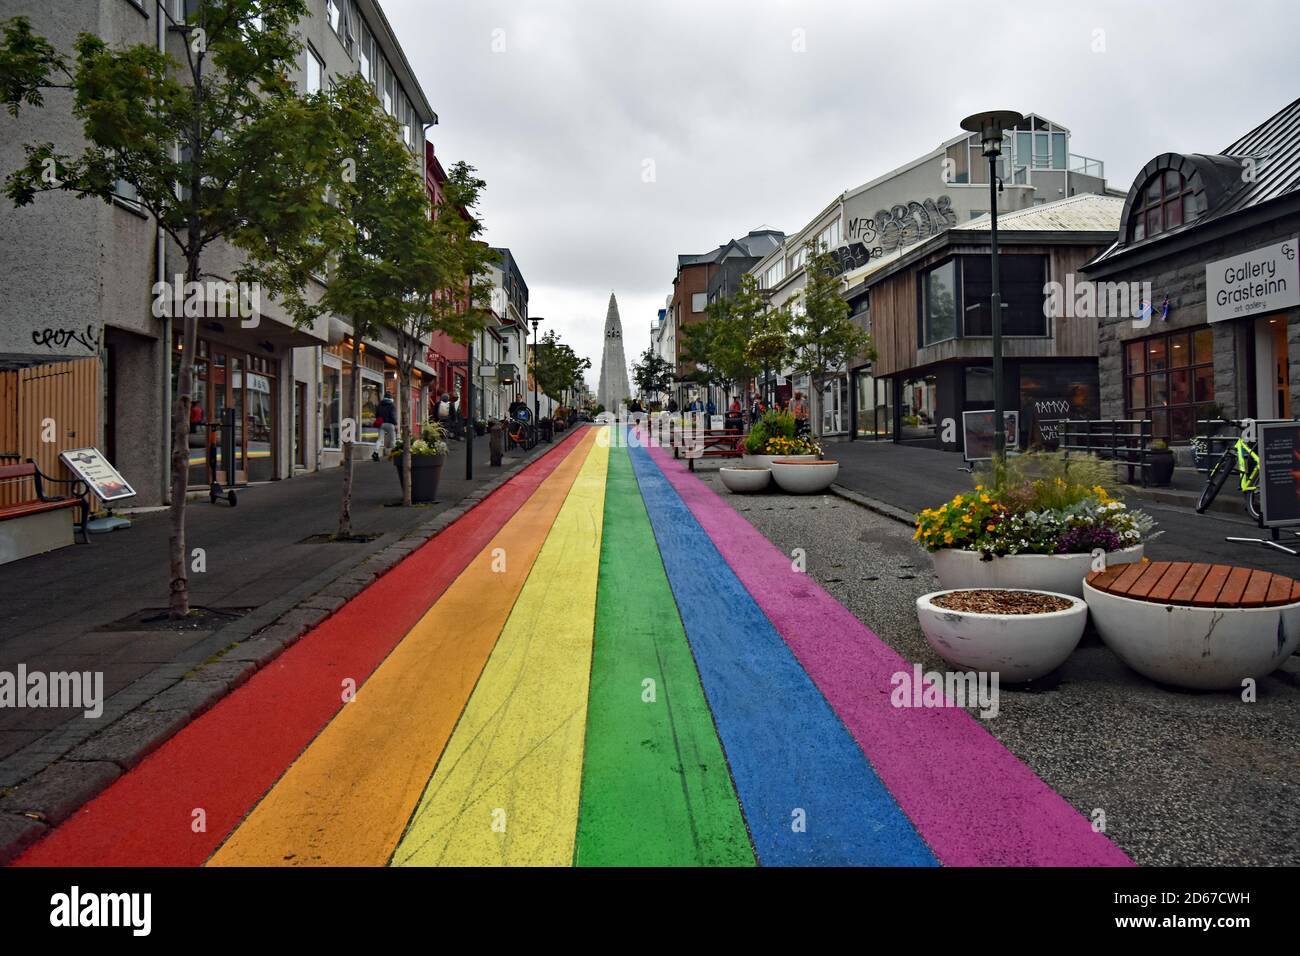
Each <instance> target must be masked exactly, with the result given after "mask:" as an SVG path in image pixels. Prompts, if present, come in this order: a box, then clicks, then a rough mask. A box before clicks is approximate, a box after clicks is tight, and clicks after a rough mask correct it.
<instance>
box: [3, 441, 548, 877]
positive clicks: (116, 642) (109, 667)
mask: <svg viewBox="0 0 1300 956" xmlns="http://www.w3.org/2000/svg"><path fill="white" fill-rule="evenodd" d="M570 434H571V432H564V433H561V434H559V435H557V436H556V442H557V443H558V442H560V441H562V440H563V439H564V438H565V437H567V436H568V435H570ZM552 447H554V446H553V445H549V444H545V443H543V444H540V445H539V446H538V447H537V448H535V449H533V450H532V451H531V452H529V453H526V454H525V453H523V452H521V451H518V450H516V451H514V452H511V453H510V454H507V455H506V457H505V460H504V462H503V464H502V466H500V467H497V468H492V467H490V466H489V464H488V442H487V439H486V437H484V438H476V440H475V442H474V459H475V463H474V472H475V475H474V479H473V480H472V481H467V480H466V479H465V454H466V451H465V445H464V443H463V442H453V443H452V447H451V451H450V454H449V459H448V461H447V464H446V465H445V467H444V469H443V474H442V481H441V483H440V487H439V492H438V495H439V501H438V502H437V503H436V504H432V505H421V506H416V507H413V508H402V507H399V505H400V502H401V488H400V484H399V481H398V477H397V474H396V470H395V468H394V466H393V465H392V464H391V463H389V462H386V461H381V462H373V461H369V460H365V461H360V462H357V463H356V467H355V484H354V494H353V509H352V513H353V528H354V530H355V531H357V532H364V533H373V534H377V535H378V537H376V538H375V539H374V540H372V541H370V542H367V543H364V544H358V543H347V544H345V543H331V542H314V543H307V542H305V540H304V539H306V538H308V537H310V536H312V535H317V534H322V533H329V532H331V531H333V530H334V528H335V527H336V525H337V517H338V501H339V492H340V485H341V481H342V472H341V470H340V469H337V468H336V469H330V470H328V471H323V472H318V473H314V474H310V475H302V476H299V477H296V478H293V479H291V480H285V481H279V482H272V483H267V484H264V485H257V486H253V487H249V488H247V489H244V490H241V491H240V493H239V503H238V506H237V507H235V508H230V507H229V506H227V505H226V504H224V503H219V504H217V505H212V504H209V503H208V501H207V499H206V497H204V498H202V499H201V500H198V501H191V502H190V504H189V506H188V514H187V542H186V544H187V547H188V548H189V549H191V552H192V550H193V549H194V548H202V549H203V552H204V556H203V557H204V562H205V564H206V569H205V570H204V571H203V572H201V573H192V574H191V575H190V586H191V605H192V606H195V607H204V608H212V609H237V610H238V613H240V615H241V616H238V617H235V618H234V619H232V620H230V621H229V623H226V624H224V626H218V627H215V628H214V627H212V626H211V625H208V626H207V628H206V629H202V630H192V631H183V632H174V631H161V630H146V629H143V628H141V627H140V626H139V625H135V626H134V627H133V626H132V625H130V624H126V625H123V624H116V623H114V622H120V621H121V620H122V619H123V618H125V617H127V616H128V615H135V614H137V613H138V612H140V611H142V610H144V609H147V608H164V607H165V606H166V603H167V583H168V576H167V537H168V521H167V515H166V512H152V513H148V514H143V515H137V516H135V518H134V524H133V526H132V527H131V528H129V529H126V530H123V531H117V532H113V533H112V534H108V535H94V536H92V539H91V544H89V545H85V544H78V545H76V546H74V547H72V548H64V549H62V550H60V551H56V552H51V553H50V554H45V555H39V556H37V557H33V558H29V559H26V560H24V561H19V562H14V563H12V564H8V565H4V566H2V567H0V672H8V673H11V674H14V673H16V672H17V669H18V667H19V665H23V666H24V667H25V668H26V670H27V672H28V673H32V672H35V671H42V672H47V673H48V672H74V671H75V672H85V671H90V672H97V673H102V674H103V681H104V688H103V697H104V705H103V713H102V714H101V715H100V716H99V717H98V718H95V719H89V718H86V717H85V716H84V715H83V714H82V712H81V711H79V710H73V709H53V708H40V709H18V708H3V709H0V865H3V864H4V863H5V862H7V861H8V860H10V859H12V858H13V857H14V856H16V855H17V854H18V853H20V852H21V851H22V849H23V848H25V847H26V846H28V845H30V844H31V843H32V842H34V841H35V840H36V839H38V838H39V837H40V835H41V834H42V833H43V832H44V831H45V829H46V828H47V827H50V826H56V825H57V824H59V823H60V822H62V821H63V820H65V819H67V817H69V816H70V815H71V814H72V813H74V812H75V811H76V810H77V809H78V808H79V807H80V806H81V805H82V804H84V803H85V802H87V801H88V800H90V799H91V798H93V797H94V796H95V795H96V794H98V793H99V792H100V791H101V790H103V789H104V788H105V787H107V786H108V785H109V784H110V783H112V781H113V780H114V779H116V778H117V777H118V776H120V775H121V774H122V773H123V772H124V771H125V770H128V769H130V768H131V767H133V766H135V765H136V764H137V763H139V762H140V761H141V760H142V759H143V758H144V757H145V756H147V755H148V754H149V753H150V752H151V751H153V750H155V749H156V748H157V747H158V746H160V745H161V744H162V743H163V742H164V741H165V740H167V738H169V737H170V736H172V735H173V734H174V733H176V732H177V731H178V730H180V729H181V728H182V727H184V726H185V725H186V724H187V723H189V722H190V721H191V720H193V719H194V718H195V717H197V716H198V715H199V714H201V713H202V712H204V711H205V710H207V709H208V708H210V707H212V706H213V705H214V704H215V703H216V702H217V701H219V700H220V699H221V698H222V697H224V696H225V695H226V694H228V693H229V692H230V691H231V690H233V689H234V688H236V687H238V686H239V685H240V684H242V683H243V682H244V681H246V680H248V678H249V677H250V676H251V675H252V674H253V673H254V672H255V671H256V670H257V669H259V668H260V667H262V666H264V665H265V664H266V663H267V662H269V661H270V660H272V659H273V658H274V657H276V656H277V655H278V654H279V653H280V652H281V651H283V650H284V649H285V648H286V647H288V646H289V645H291V644H292V643H294V642H295V641H297V640H298V639H299V638H300V637H301V636H302V635H303V634H305V633H306V632H307V631H309V630H310V629H311V628H312V627H314V626H315V625H316V624H318V623H319V622H320V621H322V620H324V619H325V618H326V617H328V616H329V615H330V614H332V613H333V612H334V611H336V610H338V608H340V607H342V606H343V604H344V603H346V602H347V601H348V600H349V599H350V598H351V597H353V596H354V595H356V594H358V593H359V592H360V591H361V590H362V589H364V588H365V587H366V586H367V585H369V584H370V583H371V582H372V581H373V580H374V579H375V578H376V577H377V576H379V575H381V574H383V573H384V572H386V571H387V570H389V569H390V568H392V567H393V566H394V565H396V564H397V563H398V562H400V561H401V560H402V559H403V558H404V557H406V556H407V555H408V554H410V553H411V552H412V551H414V550H415V549H416V548H419V547H420V546H422V545H423V544H424V543H425V542H426V541H427V540H428V539H430V538H431V537H433V536H435V535H437V534H438V533H439V532H440V531H441V530H442V529H443V528H445V527H446V526H447V525H449V524H451V522H453V521H455V520H456V519H457V518H458V517H460V516H461V515H462V514H464V513H465V512H466V511H468V510H469V509H470V508H472V507H474V505H476V504H477V503H478V502H479V501H481V500H482V499H483V498H485V497H486V496H487V495H489V494H490V493H491V492H492V491H493V490H495V489H496V488H497V487H499V486H500V485H501V484H502V483H504V482H505V481H506V480H507V479H508V478H509V477H510V476H512V475H513V474H515V473H517V472H518V471H519V470H521V469H522V468H523V467H525V466H526V465H527V464H528V463H529V462H531V461H533V460H535V459H536V458H537V457H539V456H541V455H543V454H545V453H546V451H547V450H549V449H550V448H552Z"/></svg>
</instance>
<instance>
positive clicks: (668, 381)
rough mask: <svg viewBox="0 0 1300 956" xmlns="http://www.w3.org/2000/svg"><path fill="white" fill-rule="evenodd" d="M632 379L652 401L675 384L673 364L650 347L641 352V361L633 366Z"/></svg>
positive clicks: (647, 398)
mask: <svg viewBox="0 0 1300 956" xmlns="http://www.w3.org/2000/svg"><path fill="white" fill-rule="evenodd" d="M632 379H633V380H634V381H635V382H636V387H637V389H638V390H639V391H640V392H641V394H642V395H643V396H644V397H645V399H646V401H652V400H653V399H654V398H655V397H657V396H659V395H660V394H662V393H663V392H666V391H668V390H669V389H670V388H672V385H673V366H672V363H670V362H669V361H668V360H667V359H665V358H664V357H663V356H662V355H660V354H659V353H657V352H656V351H655V350H654V348H653V347H648V348H646V350H645V351H644V352H642V353H641V361H640V362H638V363H636V364H635V365H633V366H632Z"/></svg>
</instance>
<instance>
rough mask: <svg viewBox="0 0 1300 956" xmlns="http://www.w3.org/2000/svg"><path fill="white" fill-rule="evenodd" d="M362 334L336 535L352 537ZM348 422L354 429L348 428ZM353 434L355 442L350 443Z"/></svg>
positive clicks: (356, 345)
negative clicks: (353, 481)
mask: <svg viewBox="0 0 1300 956" xmlns="http://www.w3.org/2000/svg"><path fill="white" fill-rule="evenodd" d="M360 413H361V333H360V329H357V328H355V327H354V328H353V331H352V387H351V388H349V389H348V416H347V418H346V419H345V420H344V422H343V494H342V497H341V500H340V501H339V527H338V531H336V532H335V535H336V536H337V537H340V538H348V537H351V536H352V446H353V445H354V444H356V438H357V437H358V436H359V435H360V434H361V419H360ZM348 422H351V423H352V427H351V428H350V429H349V428H348ZM349 434H351V435H352V438H353V440H352V441H348V435H349Z"/></svg>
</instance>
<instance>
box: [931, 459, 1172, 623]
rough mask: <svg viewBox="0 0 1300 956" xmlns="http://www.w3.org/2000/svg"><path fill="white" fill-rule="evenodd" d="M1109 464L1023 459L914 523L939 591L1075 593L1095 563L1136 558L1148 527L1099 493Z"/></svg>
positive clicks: (1142, 517) (1140, 515) (1147, 521)
mask: <svg viewBox="0 0 1300 956" xmlns="http://www.w3.org/2000/svg"><path fill="white" fill-rule="evenodd" d="M1110 468H1111V466H1109V465H1107V464H1106V463H1104V462H1100V461H1098V460H1096V459H1093V458H1086V457H1085V458H1066V457H1065V456H1061V455H1052V454H1039V455H1024V456H1020V457H1019V458H1016V459H1011V460H1009V461H1008V464H1007V465H1006V466H1005V467H1004V469H1002V471H1001V473H1000V474H997V475H994V476H990V477H988V478H986V479H985V480H986V481H988V484H987V485H985V484H983V483H981V484H977V485H976V486H975V490H974V491H971V492H967V493H965V494H959V495H956V496H955V497H953V499H952V500H951V501H949V502H947V503H945V504H943V505H940V506H939V507H938V508H927V509H925V510H924V511H922V512H921V513H920V514H919V515H918V516H917V518H916V534H915V535H914V536H913V537H915V538H916V540H917V541H918V542H920V544H921V545H922V546H923V547H924V548H925V549H926V550H927V551H929V552H931V554H932V556H933V558H934V570H935V574H937V575H938V577H939V582H940V584H941V585H942V586H943V587H944V588H945V589H953V588H1025V589H1028V590H1037V591H1052V592H1055V593H1057V594H1068V595H1071V596H1073V597H1082V596H1083V579H1084V578H1085V577H1086V576H1087V574H1088V572H1089V571H1091V570H1093V568H1094V561H1095V560H1096V559H1094V557H1093V555H1094V554H1096V553H1098V552H1104V555H1105V563H1106V564H1107V565H1111V564H1123V563H1127V562H1132V561H1140V560H1141V559H1142V553H1143V548H1144V543H1145V542H1146V541H1147V540H1149V539H1150V538H1151V537H1153V536H1154V535H1153V529H1154V527H1155V522H1154V521H1153V520H1152V519H1151V517H1150V516H1149V515H1147V514H1145V513H1144V512H1141V511H1134V510H1130V509H1128V508H1127V507H1126V506H1125V505H1124V503H1123V502H1122V501H1120V500H1118V499H1117V498H1115V497H1114V496H1113V495H1112V493H1111V492H1110V491H1109V490H1108V488H1107V484H1108V483H1110V482H1112V481H1113V478H1112V475H1111V471H1110ZM1098 557H1100V555H1098Z"/></svg>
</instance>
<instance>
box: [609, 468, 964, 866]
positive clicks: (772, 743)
mask: <svg viewBox="0 0 1300 956" xmlns="http://www.w3.org/2000/svg"><path fill="white" fill-rule="evenodd" d="M631 454H632V464H633V468H634V470H635V472H636V477H637V482H638V484H639V485H640V488H641V496H642V497H643V498H644V499H645V503H646V509H647V511H648V512H649V514H650V523H651V525H652V526H653V528H654V533H655V539H656V541H657V543H658V545H659V551H660V554H661V555H662V557H663V562H664V568H665V570H667V572H668V580H669V583H670V584H671V586H672V590H673V596H674V598H675V599H676V601H677V606H678V608H679V610H680V612H681V617H682V623H683V624H684V625H685V627H686V636H687V639H688V640H689V642H690V645H691V649H692V651H693V652H694V654H695V663H696V666H697V667H698V669H699V673H700V678H701V680H702V683H703V685H704V692H705V696H706V697H707V698H708V701H709V706H710V707H711V708H712V709H713V719H714V722H715V723H716V725H717V728H718V733H719V736H720V737H721V739H722V745H723V749H724V750H725V751H726V755H727V761H728V763H729V764H730V766H731V773H732V778H733V779H734V780H735V783H736V791H737V793H738V795H739V796H740V801H741V805H742V806H743V808H744V811H745V818H746V821H747V822H748V824H749V830H750V834H751V835H752V836H753V839H754V848H755V850H756V851H757V853H758V857H759V860H760V861H761V862H762V863H764V864H765V865H768V866H804V865H840V866H864V865H865V866H937V865H938V864H937V862H936V860H935V858H934V855H933V854H932V853H931V852H930V850H929V848H928V847H926V845H925V842H924V841H923V840H922V839H921V837H920V836H919V835H918V834H917V832H916V830H915V828H914V827H913V826H912V824H911V821H909V820H908V819H907V816H906V815H905V814H904V813H903V811H902V810H900V809H899V807H898V804H897V803H895V802H894V798H893V797H892V796H891V795H890V793H889V790H888V789H886V787H885V785H884V784H883V783H881V782H880V779H879V778H878V777H877V776H876V774H875V771H874V770H872V768H871V764H870V762H869V761H868V760H867V758H866V757H865V756H864V755H863V753H862V751H861V749H859V747H858V745H857V744H856V742H855V741H854V740H853V738H852V737H851V736H850V735H849V733H848V731H847V730H846V729H845V728H844V725H843V724H841V723H840V721H839V718H838V717H837V716H836V715H835V712H834V711H833V710H832V709H831V706H830V704H828V703H827V702H826V699H825V698H824V697H823V696H822V695H821V692H820V691H818V690H817V687H816V686H815V685H814V684H813V682H812V680H811V679H810V678H809V677H808V675H807V674H806V673H805V672H804V670H803V668H802V667H800V666H799V662H798V661H797V660H795V657H794V655H793V654H792V653H791V652H790V649H789V647H787V646H786V644H785V642H784V641H783V640H782V639H781V635H780V634H778V633H777V631H776V629H775V628H774V627H773V626H772V624H771V622H770V621H768V619H767V617H766V616H765V615H764V614H763V612H762V610H760V608H759V607H758V605H757V604H755V603H754V600H753V599H752V598H751V597H750V596H749V592H748V591H747V590H745V587H744V585H742V584H741V583H740V580H739V579H738V578H737V577H736V575H735V573H734V572H733V571H732V570H731V566H730V565H729V564H727V562H726V559H724V558H723V557H722V555H721V554H719V553H718V550H717V548H715V547H714V546H713V541H712V539H710V538H709V536H708V534H707V533H706V532H705V531H704V529H703V528H701V527H700V525H699V523H698V522H697V521H696V520H695V517H694V515H692V514H691V512H690V510H689V509H688V508H687V507H686V505H685V503H683V501H682V500H681V498H680V497H679V496H678V494H677V492H676V490H675V489H674V488H673V487H672V485H670V484H669V483H668V480H667V479H666V478H665V477H664V476H663V474H662V472H660V471H659V468H658V466H657V465H655V463H654V461H653V460H652V459H651V458H650V456H649V454H648V453H647V452H646V451H645V449H643V448H632V449H631ZM801 821H802V824H803V828H804V829H803V831H802V832H800V831H799V827H798V824H799V823H800V822H801Z"/></svg>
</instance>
